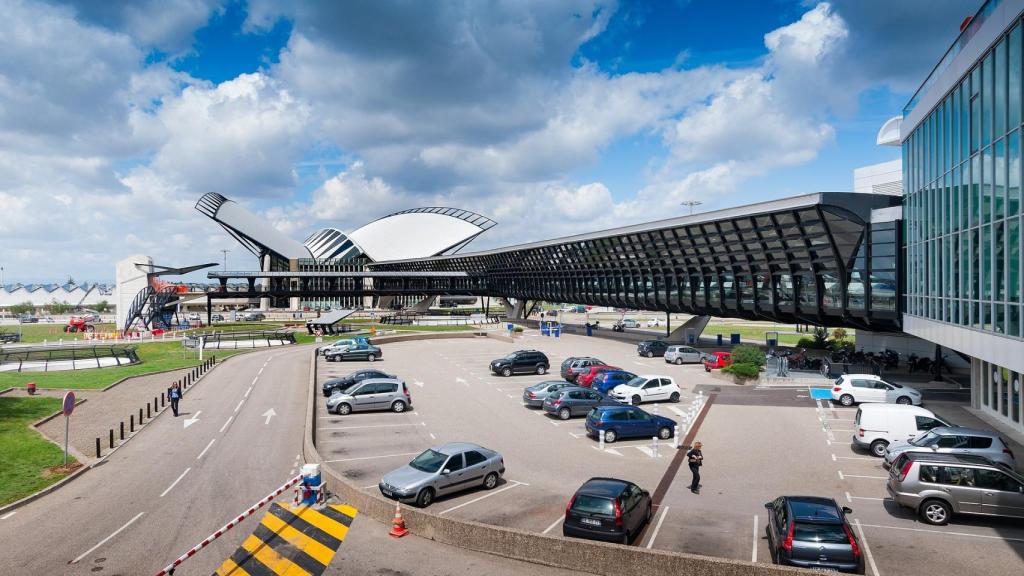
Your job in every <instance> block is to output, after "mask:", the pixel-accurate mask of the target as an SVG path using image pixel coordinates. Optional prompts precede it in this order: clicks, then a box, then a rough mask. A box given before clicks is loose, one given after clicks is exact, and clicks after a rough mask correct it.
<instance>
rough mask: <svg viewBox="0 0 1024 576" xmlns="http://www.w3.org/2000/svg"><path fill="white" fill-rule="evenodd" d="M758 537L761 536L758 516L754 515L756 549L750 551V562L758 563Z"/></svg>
mask: <svg viewBox="0 0 1024 576" xmlns="http://www.w3.org/2000/svg"><path fill="white" fill-rule="evenodd" d="M758 536H759V535H758V533H757V514H754V547H753V548H752V549H751V551H750V561H751V562H757V540H758Z"/></svg>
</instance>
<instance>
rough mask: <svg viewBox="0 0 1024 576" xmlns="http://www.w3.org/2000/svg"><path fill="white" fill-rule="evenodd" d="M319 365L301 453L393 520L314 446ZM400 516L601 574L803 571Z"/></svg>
mask: <svg viewBox="0 0 1024 576" xmlns="http://www.w3.org/2000/svg"><path fill="white" fill-rule="evenodd" d="M424 336H433V337H445V336H446V335H440V334H438V335H434V334H431V335H424ZM452 336H455V335H452ZM405 339H407V340H413V339H418V338H412V337H407V338H405ZM389 341H391V342H395V341H396V340H389ZM316 369H317V368H316V357H315V356H314V357H313V358H312V362H311V363H310V369H309V388H308V390H307V392H308V393H307V396H306V398H307V411H306V430H305V434H304V435H303V444H302V455H303V457H304V458H305V461H306V462H308V463H312V462H316V463H319V464H321V471H322V477H323V479H324V483H325V484H326V486H327V489H328V490H329V491H330V492H331V493H332V494H334V495H335V496H337V497H338V498H339V499H340V500H341V501H342V502H344V503H346V504H349V505H351V506H354V507H355V508H356V509H357V510H359V513H360V514H362V515H367V516H370V517H371V518H373V519H375V520H377V521H378V522H381V523H383V524H385V526H387V525H390V523H391V520H392V519H393V518H394V514H395V503H394V502H393V501H391V500H386V499H384V497H383V496H380V495H379V494H377V493H369V492H364V491H362V490H360V489H359V488H357V487H356V486H355V485H353V484H351V483H349V482H348V481H347V480H346V479H344V478H343V477H342V476H340V475H339V474H337V473H335V472H334V471H333V470H331V468H329V467H328V466H327V465H324V464H323V459H322V458H321V457H320V453H319V452H318V451H317V449H316V437H315V436H316V426H315V422H316V408H317V401H318V400H319V394H317V392H316ZM402 517H403V518H404V519H405V525H406V528H408V529H409V530H410V531H412V533H413V534H415V535H417V536H420V537H422V538H429V539H431V540H436V541H437V542H441V543H444V544H448V545H451V546H458V547H460V548H466V549H469V550H475V551H477V552H484V553H487V554H494V555H496V556H502V557H505V558H513V559H516V560H522V561H525V562H532V563H535V564H543V565H546V566H553V567H556V568H564V569H567V570H576V571H579V572H582V573H587V574H595V575H599V576H651V575H652V574H672V575H673V576H773V575H774V576H784V575H790V576H793V575H797V574H804V573H805V572H804V571H802V570H797V569H795V568H783V567H779V566H772V565H768V564H755V563H752V562H743V561H738V560H724V559H720V558H712V557H708V556H698V555H695V554H680V553H675V552H663V551H659V550H647V549H644V548H639V547H635V546H622V545H619V544H605V543H603V542H591V541H588V540H578V539H571V540H570V539H565V538H558V537H554V536H545V535H543V534H537V533H534V532H526V531H523V530H516V529H514V528H504V527H501V526H493V525H490V524H481V523H478V522H471V521H467V520H457V519H454V518H443V517H441V516H437V515H435V514H433V513H431V512H429V511H427V510H420V509H417V508H411V507H408V506H406V507H404V508H403V509H402ZM367 527H368V528H370V529H373V528H375V526H373V525H372V524H371V525H368V526H364V528H367ZM380 529H382V530H383V529H385V527H383V526H382V527H380Z"/></svg>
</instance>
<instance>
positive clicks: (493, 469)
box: [377, 442, 505, 508]
mask: <svg viewBox="0 0 1024 576" xmlns="http://www.w3.org/2000/svg"><path fill="white" fill-rule="evenodd" d="M503 474H505V459H504V458H502V457H501V454H498V453H497V452H495V451H494V450H488V449H487V448H484V447H482V446H478V445H476V444H471V443H469V442H449V443H448V444H442V445H440V446H435V447H433V448H429V449H427V450H426V451H424V452H423V453H422V454H420V455H419V456H417V457H415V458H413V459H412V462H409V463H408V464H406V465H405V466H402V467H401V468H399V469H397V470H392V471H391V472H388V473H387V474H385V475H384V478H382V479H381V481H380V484H378V485H377V487H378V488H379V489H380V493H381V494H383V495H384V496H386V497H387V498H391V499H393V500H400V501H402V502H415V503H416V505H417V506H420V507H421V508H425V507H427V506H430V504H431V503H432V502H433V501H434V499H435V498H437V497H438V496H444V495H447V494H452V493H454V492H460V491H462V490H467V489H470V488H476V487H477V486H483V487H484V489H485V490H490V489H492V488H494V487H495V486H497V485H498V480H499V479H500V478H501V476H502V475H503Z"/></svg>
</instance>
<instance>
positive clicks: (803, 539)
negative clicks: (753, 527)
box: [764, 496, 864, 574]
mask: <svg viewBox="0 0 1024 576" xmlns="http://www.w3.org/2000/svg"><path fill="white" fill-rule="evenodd" d="M764 507H765V508H766V509H767V510H768V525H767V526H766V527H765V529H764V530H765V533H766V534H767V535H768V549H769V551H770V552H771V555H772V561H773V562H775V563H776V564H786V565H789V566H799V567H801V568H812V569H816V570H836V571H839V572H851V573H854V574H863V573H864V555H863V553H862V552H861V549H860V545H859V544H858V543H857V538H856V536H854V534H853V528H851V527H850V523H849V522H847V521H846V515H847V514H852V513H853V510H850V509H849V508H847V507H845V506H843V507H840V506H839V505H838V504H836V501H835V500H833V499H831V498H819V497H816V496H780V497H779V498H776V499H775V500H772V501H771V502H769V503H767V504H765V505H764Z"/></svg>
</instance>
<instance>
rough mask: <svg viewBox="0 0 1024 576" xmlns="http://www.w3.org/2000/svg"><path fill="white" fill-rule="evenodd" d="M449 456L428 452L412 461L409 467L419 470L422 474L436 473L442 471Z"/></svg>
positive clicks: (432, 451)
mask: <svg viewBox="0 0 1024 576" xmlns="http://www.w3.org/2000/svg"><path fill="white" fill-rule="evenodd" d="M447 459H448V456H446V455H444V454H441V453H440V452H436V451H434V450H427V451H425V452H424V453H422V454H420V455H419V456H417V457H415V458H413V459H412V462H409V466H412V467H413V468H415V469H417V470H419V471H420V472H430V473H434V472H437V471H438V470H440V469H441V466H442V465H443V464H444V462H445V460H447Z"/></svg>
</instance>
